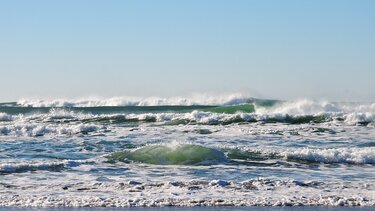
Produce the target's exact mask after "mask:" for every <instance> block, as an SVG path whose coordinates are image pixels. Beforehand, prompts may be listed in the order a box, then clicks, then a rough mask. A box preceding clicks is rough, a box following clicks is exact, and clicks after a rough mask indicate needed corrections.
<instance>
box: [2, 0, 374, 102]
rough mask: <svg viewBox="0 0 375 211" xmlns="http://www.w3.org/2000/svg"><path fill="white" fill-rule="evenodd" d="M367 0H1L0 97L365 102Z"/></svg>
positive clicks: (370, 62)
mask: <svg viewBox="0 0 375 211" xmlns="http://www.w3.org/2000/svg"><path fill="white" fill-rule="evenodd" d="M374 10H375V1H372V0H367V1H366V0H351V1H348V0H314V1H309V0H283V1H279V0H273V1H271V0H226V1H222V0H186V1H176V0H170V1H167V0H158V1H155V0H128V1H126V0H118V1H116V0H106V1H102V0H101V1H97V0H56V1H51V0H45V1H40V0H32V1H31V0H18V1H14V0H0V101H2V102H6V101H16V100H18V99H20V98H80V97H89V96H98V97H114V96H144V97H147V96H159V97H170V96H188V95H191V94H196V93H209V94H212V95H215V94H223V93H244V94H246V95H249V96H254V97H260V98H273V99H298V98H312V99H330V100H341V101H375V12H374Z"/></svg>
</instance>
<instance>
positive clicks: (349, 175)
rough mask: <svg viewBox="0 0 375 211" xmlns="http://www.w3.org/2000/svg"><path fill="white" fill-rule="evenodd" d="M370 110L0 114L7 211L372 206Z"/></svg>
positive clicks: (151, 108)
mask: <svg viewBox="0 0 375 211" xmlns="http://www.w3.org/2000/svg"><path fill="white" fill-rule="evenodd" d="M374 181H375V103H360V102H345V103H344V102H330V101H316V100H306V99H305V100H296V101H283V100H265V99H255V98H245V97H229V98H220V97H206V98H201V99H197V98H125V97H124V98H111V99H89V100H79V99H78V100H35V99H34V100H25V99H24V100H19V101H17V102H10V103H1V104H0V207H13V208H17V207H29V208H31V207H50V208H51V207H58V208H64V207H75V208H79V207H166V206H184V207H187V206H189V207H190V206H249V207H252V206H330V207H331V206H333V207H336V206H348V207H352V206H363V207H374V206H375V182H374Z"/></svg>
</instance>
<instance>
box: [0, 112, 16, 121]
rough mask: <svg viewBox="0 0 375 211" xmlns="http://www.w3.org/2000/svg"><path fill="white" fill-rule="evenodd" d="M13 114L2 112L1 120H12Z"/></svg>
mask: <svg viewBox="0 0 375 211" xmlns="http://www.w3.org/2000/svg"><path fill="white" fill-rule="evenodd" d="M12 120H13V117H12V115H9V114H6V113H2V112H0V121H12Z"/></svg>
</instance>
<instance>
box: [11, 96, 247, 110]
mask: <svg viewBox="0 0 375 211" xmlns="http://www.w3.org/2000/svg"><path fill="white" fill-rule="evenodd" d="M249 98H250V97H248V96H245V95H242V94H231V95H222V96H208V95H194V96H191V97H170V98H162V97H144V98H142V97H112V98H103V99H101V98H87V99H75V100H71V99H70V100H69V99H53V100H47V99H21V100H19V101H17V106H23V107H100V106H160V105H238V104H242V103H246V102H247V101H248V99H249ZM8 105H9V104H8Z"/></svg>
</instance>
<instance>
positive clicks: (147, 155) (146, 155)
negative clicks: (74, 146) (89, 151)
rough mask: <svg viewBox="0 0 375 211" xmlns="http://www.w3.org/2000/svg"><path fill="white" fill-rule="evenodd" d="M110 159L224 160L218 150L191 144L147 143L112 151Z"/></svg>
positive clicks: (191, 162) (158, 161)
mask: <svg viewBox="0 0 375 211" xmlns="http://www.w3.org/2000/svg"><path fill="white" fill-rule="evenodd" d="M110 159H112V160H118V161H123V162H129V161H135V162H141V163H148V164H158V165H202V164H211V163H214V162H219V161H225V160H226V158H225V156H224V153H222V152H221V151H219V150H216V149H211V148H208V147H203V146H199V145H192V144H173V145H148V146H144V147H141V148H138V149H135V150H129V151H124V152H116V153H113V154H112V155H111V156H110Z"/></svg>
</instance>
